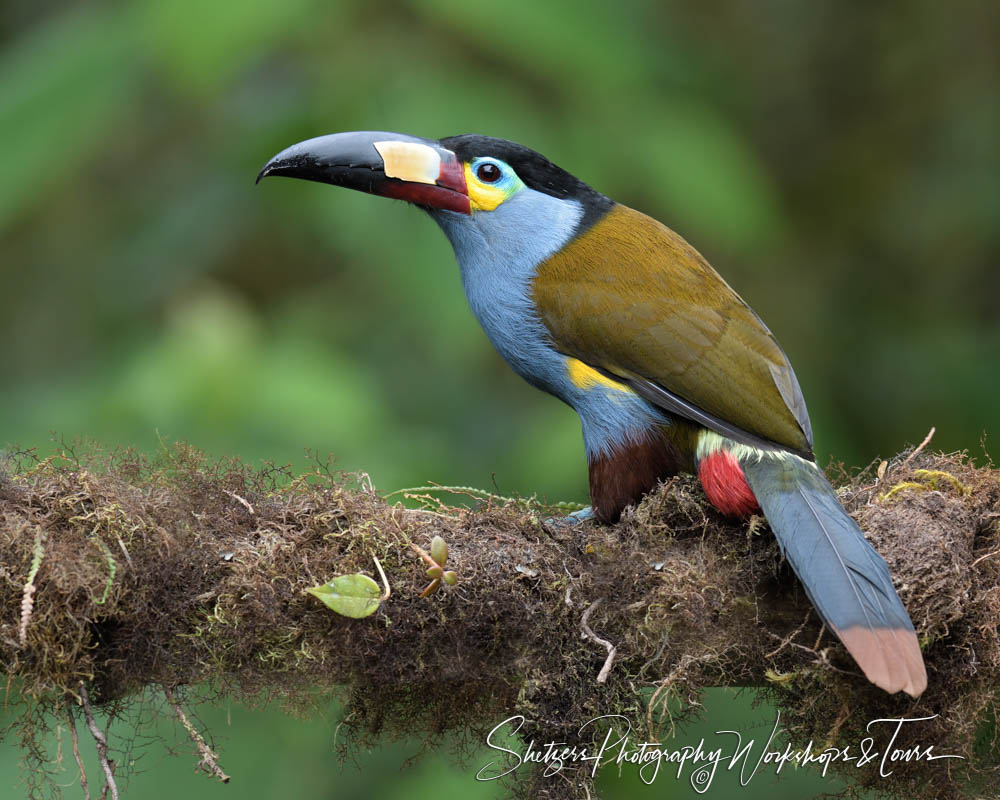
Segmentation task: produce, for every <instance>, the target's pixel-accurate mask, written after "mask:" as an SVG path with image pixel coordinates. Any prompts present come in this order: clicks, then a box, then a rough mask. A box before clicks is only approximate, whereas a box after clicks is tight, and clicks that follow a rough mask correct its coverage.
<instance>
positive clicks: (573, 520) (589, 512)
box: [545, 506, 594, 525]
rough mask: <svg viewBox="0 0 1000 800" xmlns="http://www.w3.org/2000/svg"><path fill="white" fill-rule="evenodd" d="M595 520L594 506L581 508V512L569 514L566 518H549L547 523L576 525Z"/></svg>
mask: <svg viewBox="0 0 1000 800" xmlns="http://www.w3.org/2000/svg"><path fill="white" fill-rule="evenodd" d="M593 518H594V509H593V507H592V506H587V507H586V508H581V509H580V510H579V511H574V512H573V513H571V514H567V515H566V516H565V517H549V518H548V519H547V520H545V522H546V523H547V524H549V525H576V524H577V523H578V522H583V521H584V520H588V519H593Z"/></svg>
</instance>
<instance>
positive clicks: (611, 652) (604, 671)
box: [580, 599, 618, 683]
mask: <svg viewBox="0 0 1000 800" xmlns="http://www.w3.org/2000/svg"><path fill="white" fill-rule="evenodd" d="M600 604H601V600H600V599H599V600H595V601H594V602H593V603H591V604H590V606H589V607H588V608H587V610H586V611H584V612H583V617H582V618H581V619H580V628H581V629H582V630H583V634H582V636H583V638H585V639H590V641H592V642H596V643H597V644H599V645H603V646H604V647H606V648H607V649H608V657H607V659H605V661H604V666H603V667H601V671H600V672H599V673H597V682H598V683H605V682H606V681H607V680H608V675H609V674H610V672H611V665H612V664H613V663H614V661H615V655H616V654H617V652H618V648H617V647H615V646H614V645H613V644H611V642H609V641H608V640H607V639H602V638H601V637H600V636H598V635H597V634H595V633H594V632H593V631H592V630H591V629H590V625H588V624H587V623H588V622H589V621H590V615H591V614H593V613H594V610H595V609H596V608H597V607H598V606H599V605H600Z"/></svg>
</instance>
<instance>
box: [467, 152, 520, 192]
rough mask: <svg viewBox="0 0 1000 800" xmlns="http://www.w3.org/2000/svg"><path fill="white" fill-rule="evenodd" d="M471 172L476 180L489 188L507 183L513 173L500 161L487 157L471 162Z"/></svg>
mask: <svg viewBox="0 0 1000 800" xmlns="http://www.w3.org/2000/svg"><path fill="white" fill-rule="evenodd" d="M472 172H473V174H474V175H475V176H476V180H478V181H479V182H480V183H485V184H487V185H489V186H496V185H497V184H501V185H502V184H505V183H509V182H510V180H511V178H513V177H514V172H513V170H511V168H510V167H508V166H507V165H506V164H504V163H503V162H502V161H499V160H497V159H495V158H489V157H487V156H484V157H481V158H477V159H476V160H475V161H473V162H472Z"/></svg>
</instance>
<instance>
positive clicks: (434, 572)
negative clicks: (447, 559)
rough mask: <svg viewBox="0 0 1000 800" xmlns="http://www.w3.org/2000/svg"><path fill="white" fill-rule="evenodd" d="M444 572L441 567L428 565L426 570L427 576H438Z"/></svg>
mask: <svg viewBox="0 0 1000 800" xmlns="http://www.w3.org/2000/svg"><path fill="white" fill-rule="evenodd" d="M443 574H444V570H443V569H441V567H430V568H429V569H428V570H427V577H428V578H440V577H441V576H442V575H443Z"/></svg>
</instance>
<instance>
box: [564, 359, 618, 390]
mask: <svg viewBox="0 0 1000 800" xmlns="http://www.w3.org/2000/svg"><path fill="white" fill-rule="evenodd" d="M566 372H567V373H568V374H569V379H570V380H571V381H573V385H574V386H576V387H577V388H580V389H593V388H594V387H595V386H606V387H607V388H609V389H616V390H617V391H619V392H630V391H632V390H631V389H629V388H628V387H627V386H626V385H625V384H623V383H618V381H613V380H611V378H609V377H607V376H606V375H603V374H601V373H600V372H598V371H597V370H596V369H594V368H593V367H588V366H587V365H586V364H584V363H583V362H582V361H579V360H577V359H575V358H570V359H568V360H567V361H566Z"/></svg>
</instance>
